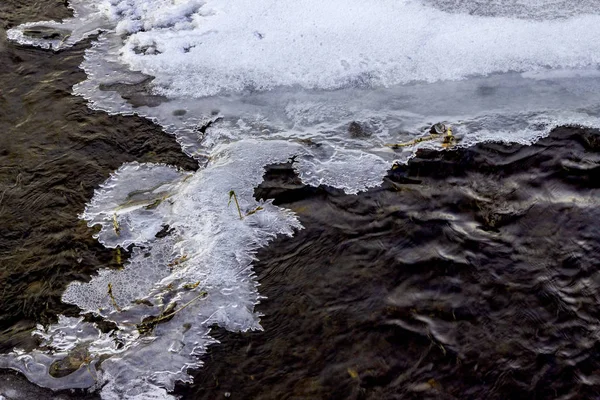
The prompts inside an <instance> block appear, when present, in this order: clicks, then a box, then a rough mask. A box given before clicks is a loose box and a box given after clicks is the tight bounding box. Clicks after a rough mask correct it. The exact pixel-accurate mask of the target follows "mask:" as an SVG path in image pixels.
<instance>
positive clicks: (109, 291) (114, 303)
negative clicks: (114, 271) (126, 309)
mask: <svg viewBox="0 0 600 400" xmlns="http://www.w3.org/2000/svg"><path fill="white" fill-rule="evenodd" d="M108 297H110V301H111V303H112V305H113V307H114V308H115V309H116V310H117V311H118V312H121V311H123V310H122V309H121V307H119V305H118V304H117V300H115V296H114V295H113V291H112V283H110V282H108Z"/></svg>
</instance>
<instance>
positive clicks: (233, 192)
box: [227, 190, 244, 219]
mask: <svg viewBox="0 0 600 400" xmlns="http://www.w3.org/2000/svg"><path fill="white" fill-rule="evenodd" d="M231 199H233V200H234V201H235V206H236V207H237V211H238V214H239V216H240V219H244V217H243V216H242V210H241V209H240V203H238V199H237V196H236V194H235V191H233V190H230V191H229V201H228V202H227V206H228V207H229V205H230V204H231Z"/></svg>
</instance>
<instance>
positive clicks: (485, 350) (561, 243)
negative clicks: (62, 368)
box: [0, 0, 600, 399]
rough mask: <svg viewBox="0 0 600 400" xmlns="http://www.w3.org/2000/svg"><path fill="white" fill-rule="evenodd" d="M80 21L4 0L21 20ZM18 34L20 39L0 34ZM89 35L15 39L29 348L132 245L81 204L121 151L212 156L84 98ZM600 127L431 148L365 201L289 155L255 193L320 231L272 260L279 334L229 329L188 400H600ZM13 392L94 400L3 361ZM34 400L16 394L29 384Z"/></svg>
mask: <svg viewBox="0 0 600 400" xmlns="http://www.w3.org/2000/svg"><path fill="white" fill-rule="evenodd" d="M64 15H66V11H65V9H64V5H63V4H62V3H61V2H50V1H44V2H41V1H39V2H34V3H31V4H30V3H27V4H26V3H24V2H16V1H12V0H9V1H3V3H2V4H0V20H1V23H2V27H3V28H7V27H10V26H13V25H15V24H17V23H21V22H25V21H29V20H40V19H48V18H59V17H62V16H64ZM0 35H3V34H1V33H0ZM84 48H85V45H81V46H76V47H75V48H72V49H70V50H68V51H64V52H60V53H57V54H54V53H50V52H46V51H42V50H36V49H30V48H22V47H18V46H14V45H12V44H9V43H7V42H6V40H5V38H4V36H0V67H1V68H0V134H1V135H2V142H1V144H0V287H1V290H0V305H1V309H2V313H1V314H0V350H1V351H3V352H6V351H9V350H11V349H12V348H13V347H24V348H30V347H32V346H33V345H34V344H35V342H34V340H33V339H32V338H31V337H30V331H31V329H32V328H33V327H34V326H35V324H36V323H46V322H49V321H52V320H53V318H54V316H55V315H56V314H57V313H59V312H60V313H64V314H67V315H76V314H77V310H76V309H71V308H70V307H69V306H67V305H64V304H62V303H61V302H60V295H61V292H62V290H64V288H65V287H66V285H67V284H68V283H69V282H71V281H72V280H75V279H86V277H88V276H89V275H90V274H91V273H93V272H94V271H95V270H97V269H98V268H100V267H102V266H106V265H111V264H116V261H115V254H113V252H112V251H111V250H107V249H105V248H104V247H103V246H101V245H99V244H98V243H96V241H95V240H93V239H92V237H91V236H92V234H93V229H91V228H88V227H86V226H85V224H84V223H83V222H81V221H79V220H78V218H77V215H78V213H80V212H81V211H82V210H83V207H84V205H85V203H86V201H88V200H89V199H90V198H91V196H92V193H93V189H94V188H95V187H97V186H98V184H100V183H101V182H103V181H104V180H105V179H106V178H107V177H108V175H109V174H110V172H112V171H114V170H115V169H116V168H118V167H119V166H120V165H121V164H122V163H123V162H126V161H132V160H138V161H150V162H165V163H169V164H175V165H179V166H181V167H184V168H188V169H192V168H195V163H194V162H193V161H192V160H190V159H188V158H186V157H185V156H183V155H182V153H181V152H180V150H179V146H178V145H177V144H176V143H175V141H174V140H173V139H172V138H171V137H169V136H167V135H165V134H163V133H162V132H161V131H160V129H158V128H157V127H155V126H154V125H152V124H151V123H149V122H147V121H145V120H143V119H140V118H135V117H114V116H108V115H106V114H104V113H99V112H93V111H90V110H89V109H88V108H87V107H86V105H85V102H84V101H83V100H82V99H80V98H77V97H74V96H72V95H71V94H70V88H71V86H72V85H73V84H74V83H76V82H78V81H80V80H82V79H83V78H84V75H83V72H81V71H80V70H79V69H78V68H77V66H78V65H79V63H80V62H81V58H82V53H83V49H84ZM599 189H600V132H598V131H596V130H589V129H581V128H574V127H570V128H558V129H556V130H554V131H553V132H552V134H551V135H550V136H549V137H548V138H544V139H542V140H540V141H539V142H538V143H536V144H535V145H532V146H522V145H504V144H497V143H487V144H480V145H477V146H475V147H472V148H469V149H460V150H454V151H443V152H421V153H419V154H418V157H417V158H415V159H413V160H412V161H411V162H410V163H409V165H408V166H401V167H399V168H396V169H394V170H392V171H390V173H389V175H388V177H387V178H386V180H385V183H384V184H383V186H382V187H380V188H377V189H373V190H370V191H369V192H366V193H362V194H359V195H357V196H349V195H345V194H343V193H341V192H340V191H336V190H333V189H329V188H326V187H320V188H310V187H306V186H303V185H302V184H300V183H299V180H298V179H297V178H296V177H295V175H294V174H293V172H292V170H291V169H290V166H289V165H280V166H273V167H271V168H269V170H268V172H267V173H266V175H265V181H264V182H263V184H261V186H260V187H258V188H257V189H256V196H257V197H263V198H275V199H276V203H277V204H279V205H282V206H284V207H286V208H290V209H292V210H294V211H295V212H296V213H298V215H299V217H300V220H301V222H302V224H303V225H304V226H305V228H306V229H304V230H301V231H299V232H297V234H296V235H295V237H293V238H291V239H290V238H281V239H278V240H276V241H275V242H274V243H273V244H272V245H270V246H269V247H268V248H266V249H263V250H262V251H260V252H259V254H258V259H259V260H260V261H258V262H256V263H255V271H256V273H257V275H258V281H259V282H260V283H261V286H260V288H259V290H260V292H261V294H262V295H264V296H266V297H267V299H265V300H264V301H263V302H262V303H261V304H260V305H259V306H258V311H259V312H262V313H263V314H265V316H264V317H263V318H262V326H263V327H264V332H251V333H244V334H232V333H230V332H226V331H221V330H215V337H216V338H217V339H219V340H220V341H221V344H219V345H214V346H212V347H211V348H210V350H209V353H208V354H207V355H206V356H205V357H204V359H205V366H204V368H202V369H201V370H199V371H198V372H197V374H196V380H195V383H194V385H192V386H184V385H181V386H180V387H178V388H177V390H176V392H177V393H178V394H180V395H182V397H183V398H184V399H216V398H226V396H229V397H230V398H237V399H245V398H248V399H321V398H322V399H332V398H335V399H346V398H349V399H363V398H364V399H366V398H368V399H410V398H414V399H423V398H431V399H508V398H510V399H517V398H523V399H556V398H561V399H579V398H582V399H584V398H585V399H597V398H600V324H599V321H600V309H599V307H598V306H599V304H600V298H599V295H600V274H599V273H598V272H597V271H598V266H599V265H600V259H599V256H598V254H599V250H600V249H599V247H600V241H599V239H600V226H599V225H598V223H597V221H598V220H600V208H598V203H599V202H600V197H599V194H600V190H599ZM0 394H1V395H3V396H4V397H5V398H8V399H17V398H34V397H35V398H38V399H50V398H62V399H66V398H95V396H94V395H86V394H83V393H67V392H63V393H59V394H53V393H51V392H50V391H46V390H43V389H39V388H37V387H35V386H33V385H30V384H27V383H26V381H25V380H24V378H22V377H20V376H18V375H16V374H13V373H12V372H10V371H2V372H1V374H0ZM15 396H16V397H15Z"/></svg>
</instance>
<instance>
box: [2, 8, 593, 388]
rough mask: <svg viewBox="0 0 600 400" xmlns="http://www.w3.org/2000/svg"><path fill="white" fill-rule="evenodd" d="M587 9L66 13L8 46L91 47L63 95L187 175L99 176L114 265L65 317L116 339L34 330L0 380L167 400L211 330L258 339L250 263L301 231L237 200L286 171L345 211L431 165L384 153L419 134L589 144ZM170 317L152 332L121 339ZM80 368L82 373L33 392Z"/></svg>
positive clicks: (156, 169) (104, 233)
mask: <svg viewBox="0 0 600 400" xmlns="http://www.w3.org/2000/svg"><path fill="white" fill-rule="evenodd" d="M598 5H599V4H598V2H597V1H587V0H584V1H580V2H578V3H577V4H573V3H572V2H566V1H564V0H493V1H483V0H472V1H467V0H465V1H454V0H422V1H410V0H377V1H375V0H374V1H371V2H365V1H362V0H360V1H359V0H344V1H342V0H335V1H329V2H319V1H315V0H294V1H292V0H279V1H274V0H273V1H267V0H263V1H258V0H256V1H253V2H248V1H242V0H231V1H228V2H222V1H217V0H206V1H199V0H122V1H120V0H103V1H95V2H92V1H86V0H74V1H72V4H71V6H72V7H73V8H74V9H75V10H76V15H75V16H74V17H73V18H70V19H67V20H66V21H64V22H63V23H59V22H43V23H35V24H25V25H21V26H19V27H16V28H14V29H12V30H9V32H8V37H9V38H10V39H12V40H15V41H18V42H20V43H23V44H28V45H36V46H41V47H44V48H49V49H54V50H57V49H60V48H63V47H66V46H70V45H72V44H74V43H75V42H77V41H78V40H81V39H83V38H85V37H88V36H89V35H90V34H92V33H96V32H101V33H100V34H99V36H98V37H97V38H96V39H95V40H94V41H93V43H92V46H91V47H90V48H89V49H88V50H87V51H86V54H85V60H84V62H83V64H82V68H83V69H84V71H85V72H86V75H87V79H86V80H85V81H83V82H81V83H79V84H77V85H76V86H75V87H74V93H75V94H77V95H81V96H83V97H85V98H86V99H87V100H88V102H89V104H90V107H92V108H95V109H100V110H104V111H106V112H108V113H120V114H139V115H141V116H144V117H146V118H149V119H151V120H153V121H154V122H156V123H158V124H160V125H161V126H162V127H163V128H164V129H165V131H167V132H169V133H171V134H173V135H175V137H176V138H177V140H178V142H179V143H180V144H181V146H182V149H183V151H185V152H186V153H187V154H189V155H192V156H194V157H196V158H197V159H198V161H199V163H200V164H201V166H202V168H201V169H200V170H199V171H198V172H196V173H187V172H184V171H179V170H177V169H176V168H173V167H169V166H165V165H155V164H138V163H130V164H126V165H124V166H122V167H121V168H120V169H119V170H118V171H116V172H115V173H114V174H113V175H112V176H111V177H110V178H109V179H108V180H107V181H106V182H105V183H104V184H103V185H102V186H101V187H100V188H99V189H98V190H97V191H96V192H95V195H94V198H93V199H92V200H91V201H90V203H89V204H88V206H87V207H86V209H85V211H84V212H83V213H82V215H81V217H82V218H83V219H85V220H86V221H87V222H88V223H89V224H90V225H91V226H92V225H99V226H100V231H99V233H98V235H97V237H98V240H99V241H100V242H102V243H103V244H104V245H106V246H107V247H117V246H121V247H127V246H133V249H132V255H131V258H130V260H129V261H128V263H126V265H124V266H123V268H122V269H120V270H108V269H106V270H101V271H99V273H98V274H97V275H96V276H94V277H92V279H91V280H90V281H89V282H75V283H72V284H71V285H70V286H69V287H68V288H67V290H66V291H65V293H64V295H63V301H65V302H68V303H72V304H75V305H77V306H79V307H80V308H81V309H82V313H88V312H90V313H94V314H97V315H99V316H101V317H103V318H104V319H105V320H108V321H112V322H113V323H115V324H116V326H117V329H116V330H115V331H113V332H111V333H109V334H103V333H101V332H100V331H98V329H97V328H96V327H95V326H94V325H93V324H90V323H87V322H84V321H83V320H81V319H67V318H65V317H62V316H61V317H60V319H59V322H58V323H57V324H55V325H52V326H50V327H47V328H45V329H44V328H42V327H39V328H38V330H37V331H36V333H35V334H37V335H39V336H40V337H42V338H44V346H45V347H42V348H41V349H40V350H35V351H34V352H31V353H24V352H19V351H15V352H13V353H12V354H8V355H4V356H0V367H9V368H14V369H17V370H19V371H21V372H22V373H24V374H25V375H26V376H27V377H28V378H29V379H30V380H32V381H33V382H35V383H38V384H39V385H42V386H46V387H50V388H53V389H61V388H67V387H89V388H91V389H95V388H98V387H100V386H101V387H102V390H101V395H102V397H103V398H105V399H168V398H170V395H169V394H168V392H169V391H170V390H172V389H173V387H174V384H175V382H176V381H177V380H180V381H183V382H189V381H190V380H191V377H190V376H189V375H188V373H187V370H188V369H190V368H197V367H199V366H201V365H202V362H201V360H200V359H199V358H198V356H201V355H202V354H204V352H205V351H206V347H207V346H208V345H210V344H211V343H214V339H212V338H210V327H211V326H213V325H218V326H221V327H223V328H226V329H229V330H232V331H246V330H249V329H261V328H260V324H259V317H260V315H258V314H257V313H256V312H255V311H254V306H255V305H256V304H257V303H258V302H259V300H260V295H259V293H258V291H257V285H258V282H256V280H255V277H254V275H253V272H252V269H251V265H252V262H253V260H254V253H255V251H256V250H257V249H258V248H259V247H262V246H265V245H266V244H267V243H268V242H269V241H270V240H271V239H272V238H273V237H274V236H275V235H278V234H285V235H292V234H293V231H294V229H299V228H300V227H301V226H300V223H299V221H298V220H297V219H296V217H295V216H294V215H293V214H292V213H291V212H289V211H287V210H284V209H281V208H279V207H275V206H274V205H273V204H272V203H271V202H269V201H268V200H267V201H257V200H255V199H254V197H253V188H254V187H255V186H256V185H258V184H259V183H260V182H261V180H262V175H263V171H264V166H265V165H267V164H270V163H280V162H287V161H289V160H290V159H293V160H294V164H293V165H294V168H295V170H296V172H297V173H298V175H299V177H300V179H301V180H302V181H303V182H304V183H306V184H309V185H313V186H317V185H329V186H333V187H336V188H340V189H343V190H345V191H346V192H347V193H357V192H359V191H364V190H367V189H368V188H370V187H374V186H377V185H379V184H380V183H381V181H382V179H383V176H384V175H385V173H386V171H387V170H388V169H389V168H390V166H391V165H392V163H394V162H407V161H408V160H409V159H410V158H411V157H413V156H414V154H415V151H416V150H417V149H419V148H431V149H439V150H441V149H442V147H441V146H440V142H439V141H430V142H421V143H418V144H416V145H414V146H408V147H401V148H399V149H393V148H392V147H390V146H389V145H390V144H394V143H404V142H407V141H410V140H412V139H414V138H415V137H419V136H421V135H424V134H426V133H427V131H428V129H429V127H430V126H431V125H432V124H434V123H436V122H440V121H441V122H445V123H447V124H450V125H451V126H452V127H453V131H454V133H455V134H456V135H457V137H459V139H460V142H459V143H458V144H457V146H471V145H473V144H476V143H479V142H482V141H504V142H508V143H522V144H529V143H532V142H534V141H535V140H537V139H539V138H540V137H542V136H544V135H546V134H548V132H549V131H550V130H551V129H552V128H554V127H556V126H559V125H586V126H591V127H600V15H599V13H598ZM68 32H70V36H69V35H67V33H68ZM43 37H46V39H44V38H43ZM231 191H233V192H234V193H235V195H236V196H235V201H237V203H238V204H239V207H240V210H239V213H241V214H242V217H243V218H241V219H240V216H239V214H238V210H237V206H236V205H235V201H234V198H233V197H232V196H231V195H230V192H231ZM228 203H230V204H228ZM164 229H168V233H167V234H166V235H159V236H160V237H157V236H156V234H157V233H158V232H159V231H161V230H164ZM109 284H110V294H109V290H108V288H109ZM173 307H174V308H173ZM165 310H167V311H165ZM169 310H171V311H169ZM173 310H177V312H176V313H175V314H173V315H170V317H172V318H169V319H168V320H165V321H161V323H159V324H157V325H156V326H155V327H154V329H153V330H152V331H151V332H150V333H145V334H142V333H140V332H139V330H138V329H137V327H136V325H139V324H140V323H141V322H142V321H143V320H144V318H148V317H149V316H158V315H161V313H163V315H164V313H168V312H173ZM146 321H147V320H146ZM81 349H84V350H85V351H86V353H85V354H86V355H87V357H88V359H87V362H88V363H89V365H88V364H85V365H82V366H81V367H80V368H79V369H78V370H77V371H76V372H73V373H72V374H70V375H67V376H65V377H63V378H53V377H52V376H50V375H49V374H48V371H49V368H50V365H51V364H52V363H54V362H56V361H57V360H60V359H61V358H65V357H67V356H70V354H72V353H73V352H74V351H75V350H77V351H82V350H81ZM48 350H51V351H48ZM101 357H102V362H101V363H100V359H101ZM106 357H108V358H106ZM92 376H93V379H91V378H90V377H92ZM96 382H97V383H96Z"/></svg>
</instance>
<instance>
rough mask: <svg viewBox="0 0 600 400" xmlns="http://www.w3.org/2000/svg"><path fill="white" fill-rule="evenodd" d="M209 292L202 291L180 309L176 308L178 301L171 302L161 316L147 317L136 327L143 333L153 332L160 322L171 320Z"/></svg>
mask: <svg viewBox="0 0 600 400" xmlns="http://www.w3.org/2000/svg"><path fill="white" fill-rule="evenodd" d="M207 294H208V293H206V292H204V291H203V292H200V294H199V295H198V296H196V297H194V298H193V299H191V300H190V301H188V302H187V303H185V304H184V305H182V306H181V307H179V308H178V309H175V307H176V306H177V303H171V304H170V305H169V306H167V308H166V309H165V310H164V311H163V312H162V313H161V314H160V315H159V316H157V317H148V318H145V319H144V320H143V321H142V322H141V323H139V324H137V325H136V327H137V329H138V332H140V334H141V335H144V334H146V333H150V332H152V331H153V330H154V328H155V327H156V325H158V324H160V323H161V322H165V321H168V320H170V319H171V318H173V317H174V316H175V314H177V313H178V312H180V311H181V310H183V309H184V308H186V307H188V306H189V305H190V304H192V303H193V302H195V301H196V300H198V299H201V298H204V297H206V295H207Z"/></svg>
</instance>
